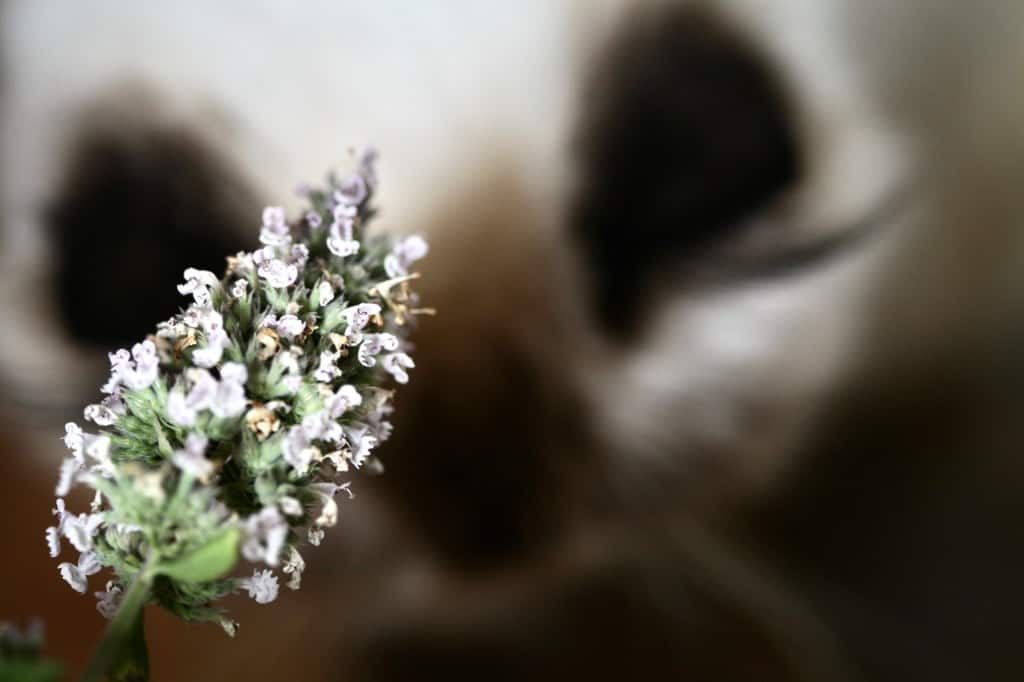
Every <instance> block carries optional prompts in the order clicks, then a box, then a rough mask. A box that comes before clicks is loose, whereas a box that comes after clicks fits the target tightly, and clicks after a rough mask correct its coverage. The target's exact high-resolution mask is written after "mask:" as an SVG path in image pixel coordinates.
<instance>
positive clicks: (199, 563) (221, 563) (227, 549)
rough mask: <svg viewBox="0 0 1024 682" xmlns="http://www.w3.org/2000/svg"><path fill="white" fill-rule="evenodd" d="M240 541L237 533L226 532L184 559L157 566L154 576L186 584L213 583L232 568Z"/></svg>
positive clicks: (235, 529) (229, 530)
mask: <svg viewBox="0 0 1024 682" xmlns="http://www.w3.org/2000/svg"><path fill="white" fill-rule="evenodd" d="M240 540H241V538H240V533H239V531H238V529H237V528H229V529H228V530H225V531H223V532H221V533H218V534H217V535H215V536H213V537H212V538H211V539H210V540H208V541H207V542H206V543H204V544H203V545H201V546H199V547H198V548H196V549H195V550H193V551H192V552H191V553H189V554H187V555H186V556H183V557H181V558H179V559H175V560H174V561H167V562H162V563H160V564H158V565H157V567H156V572H157V573H159V574H161V575H165V576H167V577H168V578H173V579H174V580H180V581H181V582H186V583H202V582H207V581H209V580H216V579H217V578H220V577H221V576H223V575H225V574H226V573H228V572H229V571H230V570H231V569H232V568H234V566H235V561H236V560H237V559H238V543H239V541H240Z"/></svg>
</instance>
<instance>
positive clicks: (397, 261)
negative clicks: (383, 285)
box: [384, 234, 430, 277]
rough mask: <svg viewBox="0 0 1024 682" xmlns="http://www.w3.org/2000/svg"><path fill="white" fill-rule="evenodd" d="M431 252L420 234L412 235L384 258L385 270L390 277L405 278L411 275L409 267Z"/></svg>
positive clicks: (399, 242)
mask: <svg viewBox="0 0 1024 682" xmlns="http://www.w3.org/2000/svg"><path fill="white" fill-rule="evenodd" d="M429 250H430V247H429V245H428V244H427V241H426V240H425V239H424V238H423V237H421V236H420V235H418V234H414V235H410V236H408V237H406V238H405V239H402V240H400V241H398V242H397V243H396V244H395V246H394V248H392V249H391V253H389V254H388V255H387V256H385V257H384V270H385V272H387V273H388V277H404V276H405V275H408V274H409V266H410V265H412V264H413V263H414V262H415V261H418V260H419V259H421V258H423V257H424V256H426V255H427V252H428V251H429Z"/></svg>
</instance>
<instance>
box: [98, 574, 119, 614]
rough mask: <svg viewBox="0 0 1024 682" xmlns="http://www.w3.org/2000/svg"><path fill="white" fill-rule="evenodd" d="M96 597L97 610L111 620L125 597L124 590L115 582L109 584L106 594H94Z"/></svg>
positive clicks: (111, 581)
mask: <svg viewBox="0 0 1024 682" xmlns="http://www.w3.org/2000/svg"><path fill="white" fill-rule="evenodd" d="M93 594H95V595H96V610H97V611H99V612H100V615H101V616H103V617H104V618H106V619H107V620H110V619H111V618H113V617H114V614H116V613H117V609H118V607H119V606H120V605H121V598H122V597H123V596H124V589H123V588H122V587H121V586H120V585H119V584H118V583H117V582H115V581H113V580H110V581H108V582H107V589H106V590H105V591H104V592H94V593H93Z"/></svg>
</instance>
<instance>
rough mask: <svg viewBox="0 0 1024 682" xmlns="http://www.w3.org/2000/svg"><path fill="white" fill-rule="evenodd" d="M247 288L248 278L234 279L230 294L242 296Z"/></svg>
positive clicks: (236, 296)
mask: <svg viewBox="0 0 1024 682" xmlns="http://www.w3.org/2000/svg"><path fill="white" fill-rule="evenodd" d="M248 288H249V281H248V280H244V279H236V280H235V283H234V284H232V285H231V295H232V296H234V297H235V298H243V297H244V296H245V292H246V291H247V290H248Z"/></svg>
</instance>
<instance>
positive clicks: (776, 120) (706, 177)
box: [570, 7, 800, 337]
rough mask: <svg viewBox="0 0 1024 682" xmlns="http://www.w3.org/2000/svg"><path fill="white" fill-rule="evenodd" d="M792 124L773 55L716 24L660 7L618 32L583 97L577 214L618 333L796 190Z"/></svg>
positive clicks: (607, 320)
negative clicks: (681, 267) (662, 275)
mask: <svg viewBox="0 0 1024 682" xmlns="http://www.w3.org/2000/svg"><path fill="white" fill-rule="evenodd" d="M791 126H792V121H791V119H790V116H789V114H788V112H787V108H786V106H785V103H784V97H783V96H782V93H781V91H780V87H779V86H778V84H777V83H776V78H775V74H774V72H773V70H772V68H771V67H770V66H769V64H768V62H767V60H765V59H763V58H762V57H761V56H760V55H759V54H757V52H756V51H755V50H753V49H752V48H751V47H750V46H749V45H747V44H746V43H745V42H744V40H743V39H742V38H741V37H739V36H737V35H734V34H733V32H731V31H729V30H728V29H727V28H726V27H724V26H723V25H722V24H721V23H719V22H718V21H716V20H715V19H714V18H713V17H712V16H710V15H708V14H706V13H702V12H699V11H697V10H695V9H693V8H685V7H684V8H679V7H675V8H669V9H660V10H656V11H650V12H646V13H641V14H640V15H638V16H637V17H635V18H634V19H632V20H631V22H630V23H629V24H627V25H626V26H624V27H623V28H622V29H621V30H619V31H617V32H616V33H615V35H614V36H613V37H612V40H611V42H610V43H609V44H608V45H607V46H606V50H605V52H604V53H603V55H602V56H601V58H600V59H598V60H597V63H596V67H595V68H594V70H593V71H592V73H591V76H590V78H589V81H588V84H587V86H586V90H585V91H584V97H583V102H582V106H581V120H580V124H579V129H578V131H577V133H576V138H575V140H574V155H575V162H576V163H577V165H578V173H579V186H578V187H577V194H576V197H575V201H574V205H573V208H572V212H571V217H570V221H571V226H572V230H573V232H574V234H575V236H576V237H577V239H578V240H579V242H580V243H581V245H582V247H583V248H584V250H585V253H586V255H587V258H588V261H589V269H590V271H591V275H592V278H593V283H594V287H595V289H596V291H595V296H594V300H595V302H596V304H597V308H598V314H599V317H600V319H601V321H602V322H603V323H604V324H605V326H606V327H607V329H608V331H609V332H611V333H613V334H614V335H616V336H619V337H625V336H627V335H628V334H629V331H630V329H631V328H632V326H633V325H634V323H635V322H636V321H638V320H639V319H640V317H641V316H642V312H643V311H642V310H641V307H642V302H643V297H644V296H643V292H644V291H645V289H646V288H647V287H648V285H649V284H650V277H651V275H652V274H655V273H656V272H657V271H658V269H659V268H662V267H665V266H671V265H673V264H678V263H683V262H685V260H686V259H688V258H693V257H695V256H696V255H697V254H698V253H699V252H700V250H701V249H702V248H704V247H706V246H708V245H710V244H712V243H713V242H714V241H716V240H720V239H722V238H723V237H725V236H727V235H728V234H729V233H730V231H731V230H733V229H734V228H735V227H736V226H737V225H738V224H740V223H741V222H742V221H743V219H744V218H747V217H748V216H750V215H751V214H753V213H754V212H756V211H758V210H759V209H760V208H762V207H763V206H764V205H765V204H766V203H767V202H769V201H770V200H772V199H773V198H775V197H776V196H777V195H778V194H779V193H780V192H781V191H782V190H784V189H786V188H787V187H789V186H791V185H792V184H793V183H794V182H795V180H796V179H797V177H798V174H799V172H800V159H799V154H798V149H797V142H796V139H795V135H794V131H793V129H792V127H791Z"/></svg>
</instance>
